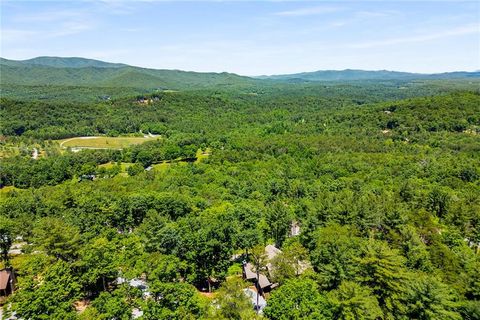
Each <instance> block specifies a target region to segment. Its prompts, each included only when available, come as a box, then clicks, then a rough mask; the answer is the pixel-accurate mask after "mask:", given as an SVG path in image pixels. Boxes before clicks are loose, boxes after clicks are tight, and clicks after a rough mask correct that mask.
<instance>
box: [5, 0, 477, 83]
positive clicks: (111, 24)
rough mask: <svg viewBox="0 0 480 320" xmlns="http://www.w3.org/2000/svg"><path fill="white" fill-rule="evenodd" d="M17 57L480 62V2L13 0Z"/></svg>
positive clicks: (339, 64)
mask: <svg viewBox="0 0 480 320" xmlns="http://www.w3.org/2000/svg"><path fill="white" fill-rule="evenodd" d="M0 1H1V2H0V3H1V40H0V41H1V48H0V49H1V52H0V55H1V56H2V57H4V58H8V59H28V58H32V57H36V56H43V55H47V56H80V57H87V58H94V59H100V60H105V61H110V62H122V63H127V64H131V65H136V66H142V67H148V68H157V69H182V70H193V71H216V72H223V71H228V72H235V73H239V74H243V75H261V74H282V73H294V72H303V71H315V70H324V69H346V68H354V69H367V70H380V69H388V70H399V71H411V72H424V73H431V72H444V71H454V70H467V71H472V70H478V69H480V2H478V1H371V2H363V1H351V2H350V1H335V2H327V1H294V2H285V1H257V2H252V1H248V2H247V1H235V2H234V1H211V2H201V1H194V2H179V1H177V2H173V1H172V2H169V1H152V0H150V1H119V0H105V1H51V2H44V1H18V0H16V1H13V0H12V1H8V0H7V1H6V0H0Z"/></svg>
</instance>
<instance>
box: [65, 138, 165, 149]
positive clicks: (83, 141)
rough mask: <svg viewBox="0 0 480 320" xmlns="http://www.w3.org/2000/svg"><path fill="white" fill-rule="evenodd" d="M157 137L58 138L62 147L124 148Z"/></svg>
mask: <svg viewBox="0 0 480 320" xmlns="http://www.w3.org/2000/svg"><path fill="white" fill-rule="evenodd" d="M157 139H160V137H159V136H145V137H76V138H69V139H62V140H57V142H58V143H59V144H60V147H62V148H86V149H88V148H91V149H123V148H126V147H129V146H131V145H135V144H141V143H144V142H147V141H154V140H157Z"/></svg>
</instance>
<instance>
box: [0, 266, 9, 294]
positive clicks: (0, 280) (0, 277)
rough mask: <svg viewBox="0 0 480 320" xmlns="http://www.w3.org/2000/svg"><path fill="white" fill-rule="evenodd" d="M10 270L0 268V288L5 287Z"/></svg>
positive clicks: (3, 288)
mask: <svg viewBox="0 0 480 320" xmlns="http://www.w3.org/2000/svg"><path fill="white" fill-rule="evenodd" d="M10 274H11V273H10V271H8V270H1V271H0V290H5V289H7V286H8V282H9V281H10Z"/></svg>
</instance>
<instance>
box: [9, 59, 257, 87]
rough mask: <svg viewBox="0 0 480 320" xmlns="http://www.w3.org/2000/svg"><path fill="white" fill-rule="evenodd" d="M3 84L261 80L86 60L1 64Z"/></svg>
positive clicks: (175, 84)
mask: <svg viewBox="0 0 480 320" xmlns="http://www.w3.org/2000/svg"><path fill="white" fill-rule="evenodd" d="M0 71H1V73H0V84H1V85H2V86H3V85H24V86H39V85H42V86H44V85H49V86H84V87H129V88H143V89H155V88H166V89H167V88H168V89H187V88H203V87H210V86H230V85H239V84H248V83H252V82H256V81H258V80H255V79H252V78H249V77H242V76H239V75H236V74H232V73H200V72H188V71H179V70H156V69H146V68H140V67H133V66H128V65H124V64H116V63H108V62H103V61H98V60H91V59H84V58H59V57H39V58H34V59H30V60H23V61H15V60H8V59H3V58H2V59H1V60H0Z"/></svg>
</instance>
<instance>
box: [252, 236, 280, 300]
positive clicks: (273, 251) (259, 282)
mask: <svg viewBox="0 0 480 320" xmlns="http://www.w3.org/2000/svg"><path fill="white" fill-rule="evenodd" d="M281 252H282V251H281V250H280V249H278V248H277V247H275V246H274V245H271V244H269V245H268V246H266V247H265V254H266V260H267V265H266V270H265V271H267V272H266V273H267V274H268V276H269V277H270V278H271V276H272V275H271V274H270V270H271V268H272V267H271V263H270V261H272V259H273V258H275V257H276V256H277V255H278V254H279V253H281ZM243 278H244V279H245V280H248V281H252V282H254V284H255V286H256V288H257V291H258V293H260V294H261V295H264V293H266V292H270V291H271V290H272V289H274V288H276V287H277V286H278V283H272V282H271V281H270V280H269V278H268V277H267V276H266V275H265V274H264V273H261V272H259V273H258V279H257V272H255V267H254V265H253V264H251V263H247V262H246V261H245V262H244V263H243Z"/></svg>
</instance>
